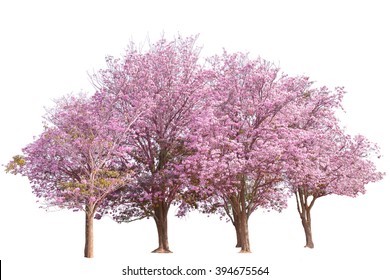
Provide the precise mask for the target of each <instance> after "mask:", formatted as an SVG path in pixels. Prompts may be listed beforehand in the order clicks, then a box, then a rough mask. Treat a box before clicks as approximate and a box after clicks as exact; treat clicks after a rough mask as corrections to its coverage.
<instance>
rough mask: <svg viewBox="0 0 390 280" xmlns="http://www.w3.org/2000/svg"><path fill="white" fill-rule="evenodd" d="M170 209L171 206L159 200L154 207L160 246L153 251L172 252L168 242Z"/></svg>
mask: <svg viewBox="0 0 390 280" xmlns="http://www.w3.org/2000/svg"><path fill="white" fill-rule="evenodd" d="M168 210H169V206H168V205H167V204H166V203H165V202H163V201H162V202H159V203H158V204H157V205H156V206H155V207H154V221H155V222H156V226H157V233H158V248H157V249H155V250H153V251H152V253H172V252H171V250H169V243H168Z"/></svg>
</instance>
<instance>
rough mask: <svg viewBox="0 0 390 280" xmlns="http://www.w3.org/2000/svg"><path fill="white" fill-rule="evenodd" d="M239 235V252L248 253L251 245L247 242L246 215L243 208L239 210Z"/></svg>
mask: <svg viewBox="0 0 390 280" xmlns="http://www.w3.org/2000/svg"><path fill="white" fill-rule="evenodd" d="M240 235H241V251H240V253H250V252H251V247H250V244H249V230H248V217H247V215H246V211H245V210H244V211H242V212H241V218H240Z"/></svg>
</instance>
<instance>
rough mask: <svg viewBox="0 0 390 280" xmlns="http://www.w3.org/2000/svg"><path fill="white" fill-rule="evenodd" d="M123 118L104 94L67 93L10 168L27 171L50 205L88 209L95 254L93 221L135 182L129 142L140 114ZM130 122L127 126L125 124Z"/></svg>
mask: <svg viewBox="0 0 390 280" xmlns="http://www.w3.org/2000/svg"><path fill="white" fill-rule="evenodd" d="M134 113H135V115H133V116H132V118H133V121H132V122H129V123H124V122H118V121H117V118H116V116H115V114H113V111H112V104H110V102H109V100H108V99H105V97H104V95H101V94H100V93H96V94H95V96H93V98H86V97H82V96H81V97H77V98H76V97H73V96H72V97H67V98H63V99H61V100H59V101H58V102H57V106H56V107H55V108H54V109H52V110H51V111H49V112H48V115H47V121H48V123H47V125H46V126H45V128H44V132H43V133H42V134H41V135H40V136H39V137H38V138H37V139H35V141H33V142H32V143H31V144H29V145H27V146H26V147H25V148H24V149H23V155H22V156H16V157H14V159H13V161H11V162H10V163H9V164H8V165H7V171H9V172H12V173H14V174H21V175H23V176H27V178H28V179H29V181H30V183H31V186H32V190H33V193H34V194H35V195H36V196H37V197H38V198H39V199H40V200H41V201H42V202H43V204H44V205H45V206H46V207H56V208H66V209H72V210H74V211H84V212H85V248H84V256H85V257H87V258H91V257H93V220H94V216H95V215H96V214H97V212H98V211H99V210H100V208H101V206H102V205H104V201H105V199H106V197H107V196H108V195H110V194H111V193H114V192H115V191H117V190H118V189H120V188H124V187H126V186H127V185H128V184H129V183H131V181H132V175H131V173H130V172H129V170H130V169H131V164H130V163H128V162H125V161H123V160H122V159H121V158H122V154H123V153H124V151H126V147H125V146H123V144H122V143H123V141H124V139H125V137H126V136H127V133H128V131H129V129H130V127H131V125H132V123H133V122H134V120H135V119H136V118H137V114H138V115H139V113H136V112H134ZM124 124H125V125H124Z"/></svg>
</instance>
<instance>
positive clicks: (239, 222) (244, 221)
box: [230, 178, 251, 253]
mask: <svg viewBox="0 0 390 280" xmlns="http://www.w3.org/2000/svg"><path fill="white" fill-rule="evenodd" d="M245 195H246V186H245V180H244V178H242V182H241V190H240V193H239V195H238V196H235V195H233V196H231V197H230V202H231V204H232V208H233V217H234V227H235V228H236V235H237V239H238V240H237V245H240V246H239V247H241V250H240V253H250V252H251V249H250V243H249V229H248V219H249V216H248V213H247V209H246V198H245Z"/></svg>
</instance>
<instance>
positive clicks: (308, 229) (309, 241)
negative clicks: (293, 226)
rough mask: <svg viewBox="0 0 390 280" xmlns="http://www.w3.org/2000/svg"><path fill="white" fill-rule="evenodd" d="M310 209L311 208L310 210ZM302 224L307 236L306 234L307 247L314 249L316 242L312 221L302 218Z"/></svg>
mask: <svg viewBox="0 0 390 280" xmlns="http://www.w3.org/2000/svg"><path fill="white" fill-rule="evenodd" d="M309 211H310V210H309ZM302 225H303V229H304V230H305V236H306V245H305V247H306V248H310V249H313V248H314V243H313V237H312V232H311V222H310V220H309V221H306V220H304V219H302Z"/></svg>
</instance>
